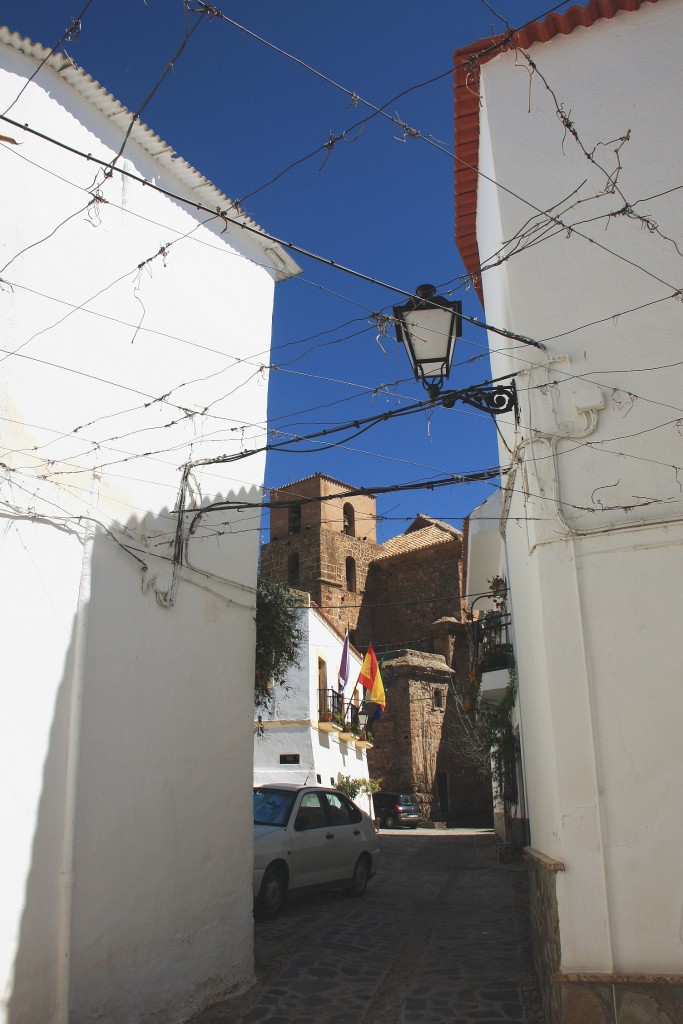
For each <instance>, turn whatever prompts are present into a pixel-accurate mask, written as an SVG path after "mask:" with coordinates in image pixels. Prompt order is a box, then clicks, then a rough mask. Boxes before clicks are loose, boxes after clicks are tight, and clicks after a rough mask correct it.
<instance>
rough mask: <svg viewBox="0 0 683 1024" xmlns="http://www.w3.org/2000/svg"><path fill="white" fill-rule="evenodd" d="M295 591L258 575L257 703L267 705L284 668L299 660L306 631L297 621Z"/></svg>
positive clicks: (279, 684) (297, 663) (283, 675)
mask: <svg viewBox="0 0 683 1024" xmlns="http://www.w3.org/2000/svg"><path fill="white" fill-rule="evenodd" d="M299 608H300V605H299V603H298V599H297V596H296V594H295V593H294V591H292V590H289V589H288V588H287V587H283V586H282V585H281V584H280V583H272V582H271V581H270V580H264V579H263V578H262V577H259V580H258V584H257V588H256V680H255V687H254V695H255V703H256V706H257V707H267V706H268V705H269V704H270V702H271V700H272V692H273V687H274V686H282V684H283V683H284V681H285V679H286V676H287V672H288V671H289V669H290V668H291V667H292V666H294V665H299V664H300V662H301V648H302V645H303V642H304V639H305V632H304V629H303V627H302V626H301V623H300V621H299Z"/></svg>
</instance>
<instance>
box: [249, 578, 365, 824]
mask: <svg viewBox="0 0 683 1024" xmlns="http://www.w3.org/2000/svg"><path fill="white" fill-rule="evenodd" d="M301 597H302V600H306V599H308V595H307V594H302V595H301ZM299 616H300V624H301V627H302V630H303V634H304V640H303V643H302V654H301V659H300V662H299V665H298V666H296V665H295V666H293V667H292V668H291V669H290V670H289V672H288V674H287V679H286V681H285V683H284V685H283V686H281V687H280V686H276V687H274V689H273V691H272V693H271V703H270V706H269V707H268V708H264V709H262V710H261V711H260V713H259V715H258V717H257V719H256V721H255V723H254V784H255V785H257V786H258V785H263V784H264V783H267V782H293V783H297V784H300V785H302V786H303V785H316V783H317V784H318V785H322V786H335V785H336V784H337V783H338V782H339V781H340V779H342V778H346V777H347V776H348V777H349V778H351V779H360V780H364V781H367V780H368V779H369V774H368V756H367V751H368V749H372V748H371V743H370V741H369V740H367V739H360V738H359V736H358V735H356V734H354V732H353V731H352V730H351V729H350V728H348V725H349V723H350V722H351V721H352V720H353V719H354V718H355V716H354V714H353V712H352V709H353V708H359V707H360V706H361V704H362V700H363V694H364V692H365V691H363V690H362V687H361V686H359V685H358V684H357V683H356V680H357V679H358V675H359V673H360V669H361V664H362V659H361V658H360V656H359V655H358V653H357V652H356V651H355V650H354V648H353V647H350V648H349V675H348V682H347V685H346V687H345V689H344V695H343V698H342V695H341V693H340V687H339V681H338V676H339V666H340V663H341V657H342V648H343V644H344V637H343V636H342V634H341V633H340V632H339V631H338V630H337V629H336V627H335V626H334V625H333V624H332V623H331V622H330V620H329V619H328V618H327V616H326V615H324V614H323V613H322V612H321V611H320V609H319V608H317V607H316V606H315V605H313V604H311V605H309V607H306V608H302V609H301V610H300V611H299ZM326 719H327V720H326ZM335 719H336V720H335ZM354 800H355V802H356V803H357V804H358V806H359V807H360V808H361V809H362V810H364V811H367V813H368V814H370V816H371V817H372V816H373V812H372V803H371V799H370V797H369V796H367V795H364V794H362V793H360V794H358V796H356V797H355V798H354Z"/></svg>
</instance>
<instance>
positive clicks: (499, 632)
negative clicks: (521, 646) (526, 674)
mask: <svg viewBox="0 0 683 1024" xmlns="http://www.w3.org/2000/svg"><path fill="white" fill-rule="evenodd" d="M512 663H513V652H512V640H511V632H510V613H509V612H486V614H485V615H484V616H483V617H482V618H481V619H477V621H476V622H475V623H474V668H475V670H478V671H479V672H494V671H495V670H496V669H501V668H510V666H511V665H512Z"/></svg>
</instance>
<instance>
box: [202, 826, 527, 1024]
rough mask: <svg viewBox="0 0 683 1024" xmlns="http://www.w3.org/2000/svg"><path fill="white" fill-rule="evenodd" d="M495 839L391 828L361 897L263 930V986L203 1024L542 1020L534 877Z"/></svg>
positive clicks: (288, 911) (303, 900) (323, 902)
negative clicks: (507, 858)
mask: <svg viewBox="0 0 683 1024" xmlns="http://www.w3.org/2000/svg"><path fill="white" fill-rule="evenodd" d="M499 849H500V844H499V843H498V840H497V839H496V837H495V836H494V835H493V833H490V832H475V831H473V830H466V829H458V830H455V829H453V830H449V831H443V832H436V831H433V830H432V831H430V830H427V829H424V830H423V829H420V830H418V831H415V832H412V831H411V832H398V831H396V832H383V833H382V836H381V851H382V862H381V865H380V867H379V869H378V872H377V875H376V876H375V878H374V879H373V880H372V881H371V883H370V885H369V886H368V889H367V891H366V893H365V896H364V897H363V898H362V899H349V898H347V897H345V896H344V895H343V894H342V893H337V892H327V893H318V894H315V895H312V896H307V897H299V898H298V899H292V900H291V901H290V902H289V904H288V905H287V907H286V908H285V910H284V912H283V913H282V914H281V915H280V916H279V917H278V918H276V919H275V920H273V921H265V922H262V921H259V922H256V929H255V939H254V942H255V959H256V972H257V977H258V982H257V984H256V985H255V986H254V987H253V988H252V989H251V990H250V991H249V992H247V993H246V994H245V995H243V996H241V997H239V998H237V999H233V1000H229V1001H226V1002H223V1003H220V1004H217V1005H215V1006H213V1007H212V1008H210V1009H209V1010H206V1011H204V1012H203V1013H202V1014H200V1015H199V1016H197V1017H194V1018H193V1020H192V1024H227V1022H230V1024H261V1022H263V1024H266V1022H267V1024H294V1022H296V1024H364V1022H366V1021H367V1022H370V1021H372V1024H398V1022H400V1024H446V1022H448V1024H475V1022H476V1024H503V1022H505V1021H517V1022H522V1024H543V1017H542V1014H541V1011H540V1003H539V998H538V992H537V989H536V984H535V978H534V974H533V971H532V968H531V963H530V949H529V931H528V894H527V876H526V869H525V867H524V865H523V864H522V863H521V862H515V863H500V862H499V861H500V858H499Z"/></svg>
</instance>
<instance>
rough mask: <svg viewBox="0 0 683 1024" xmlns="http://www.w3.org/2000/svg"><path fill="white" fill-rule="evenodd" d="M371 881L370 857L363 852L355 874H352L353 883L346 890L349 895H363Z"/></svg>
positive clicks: (354, 870) (357, 862)
mask: <svg viewBox="0 0 683 1024" xmlns="http://www.w3.org/2000/svg"><path fill="white" fill-rule="evenodd" d="M369 881H370V859H369V858H368V857H367V856H366V855H365V854H363V855H362V856H361V857H359V858H358V860H357V861H356V866H355V868H354V869H353V875H352V876H351V885H349V886H348V887H347V888H346V889H344V892H345V893H346V895H347V896H362V895H363V893H364V892H365V890H366V888H367V884H368V882H369Z"/></svg>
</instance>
